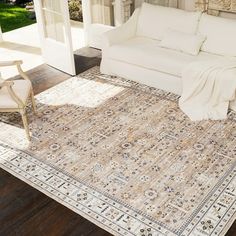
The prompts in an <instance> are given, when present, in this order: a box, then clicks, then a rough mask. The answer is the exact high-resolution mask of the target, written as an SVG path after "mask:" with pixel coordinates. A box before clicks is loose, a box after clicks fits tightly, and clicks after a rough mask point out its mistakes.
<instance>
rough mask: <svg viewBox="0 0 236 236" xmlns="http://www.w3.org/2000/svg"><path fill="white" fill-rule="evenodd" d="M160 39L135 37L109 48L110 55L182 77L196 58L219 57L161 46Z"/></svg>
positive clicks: (114, 58)
mask: <svg viewBox="0 0 236 236" xmlns="http://www.w3.org/2000/svg"><path fill="white" fill-rule="evenodd" d="M159 44H160V41H157V40H152V39H149V38H144V37H135V38H132V39H130V40H127V41H125V42H123V43H121V44H116V45H113V46H112V47H110V48H109V54H108V57H109V58H110V59H113V60H119V61H123V62H125V63H128V64H133V65H137V66H141V67H144V68H147V69H151V70H156V71H159V72H163V73H167V74H171V75H174V76H178V77H180V76H181V75H182V70H183V69H184V68H185V67H186V66H187V65H188V64H189V63H191V62H193V61H196V60H208V59H213V58H219V56H217V55H213V54H208V53H204V52H200V53H199V54H198V55H197V56H193V55H189V54H185V53H182V52H179V51H175V50H172V49H166V48H161V47H159Z"/></svg>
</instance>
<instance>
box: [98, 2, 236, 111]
mask: <svg viewBox="0 0 236 236" xmlns="http://www.w3.org/2000/svg"><path fill="white" fill-rule="evenodd" d="M168 29H174V30H177V31H180V32H183V33H188V34H201V35H204V36H205V37H206V40H205V41H204V43H203V45H202V47H201V50H200V52H199V54H197V55H190V54H187V53H183V52H181V51H177V50H173V49H167V48H163V47H160V42H161V40H162V39H163V37H164V35H165V33H166V31H167V30H168ZM102 44H103V46H102V62H101V67H100V70H101V72H102V73H104V74H108V75H116V76H120V77H123V78H126V79H130V80H134V81H136V82H140V83H143V84H146V85H149V86H152V87H156V88H159V89H162V90H165V91H168V92H173V93H175V94H178V95H181V92H182V81H181V74H182V71H183V69H184V68H186V66H187V65H188V64H189V63H191V62H194V61H198V60H212V59H217V58H222V57H223V56H230V57H235V58H236V20H232V19H225V18H221V17H215V16H210V15H207V14H201V13H200V12H187V11H184V10H180V9H175V8H167V7H161V6H156V5H151V4H147V3H144V4H143V5H142V7H141V8H140V9H136V10H135V12H134V13H133V15H132V17H131V18H130V19H129V20H128V21H127V22H126V23H125V24H124V25H122V26H120V27H118V28H115V29H113V30H111V31H108V32H106V33H105V34H104V35H103V43H102ZM235 79H236V78H235ZM234 106H235V107H234ZM232 108H233V109H234V110H235V111H236V104H234V105H233V107H232Z"/></svg>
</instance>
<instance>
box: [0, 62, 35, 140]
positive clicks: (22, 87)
mask: <svg viewBox="0 0 236 236" xmlns="http://www.w3.org/2000/svg"><path fill="white" fill-rule="evenodd" d="M22 63H23V62H22V61H2V62H1V61H0V67H2V66H16V67H17V70H18V72H19V74H20V75H21V77H22V78H23V80H14V81H4V80H3V79H0V112H19V113H20V114H21V117H22V121H23V125H24V128H25V131H26V136H27V139H28V140H30V132H29V126H28V121H27V115H26V106H27V102H28V100H29V98H31V101H32V107H33V111H34V113H36V105H35V100H34V93H33V89H32V84H31V81H30V79H29V78H28V76H27V75H26V74H25V73H24V72H23V70H22V68H21V64H22Z"/></svg>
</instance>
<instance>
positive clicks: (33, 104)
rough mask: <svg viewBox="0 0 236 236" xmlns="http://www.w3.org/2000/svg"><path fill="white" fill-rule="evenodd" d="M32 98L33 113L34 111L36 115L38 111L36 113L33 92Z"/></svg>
mask: <svg viewBox="0 0 236 236" xmlns="http://www.w3.org/2000/svg"><path fill="white" fill-rule="evenodd" d="M30 96H31V102H32V107H33V111H34V114H36V113H37V111H36V104H35V99H34V93H33V91H32V92H31V94H30Z"/></svg>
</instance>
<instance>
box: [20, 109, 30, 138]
mask: <svg viewBox="0 0 236 236" xmlns="http://www.w3.org/2000/svg"><path fill="white" fill-rule="evenodd" d="M21 117H22V121H23V125H24V128H25V132H26V137H27V139H28V140H29V141H30V132H29V125H28V121H27V115H26V112H25V110H23V111H22V112H21Z"/></svg>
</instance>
